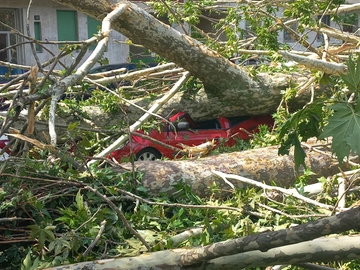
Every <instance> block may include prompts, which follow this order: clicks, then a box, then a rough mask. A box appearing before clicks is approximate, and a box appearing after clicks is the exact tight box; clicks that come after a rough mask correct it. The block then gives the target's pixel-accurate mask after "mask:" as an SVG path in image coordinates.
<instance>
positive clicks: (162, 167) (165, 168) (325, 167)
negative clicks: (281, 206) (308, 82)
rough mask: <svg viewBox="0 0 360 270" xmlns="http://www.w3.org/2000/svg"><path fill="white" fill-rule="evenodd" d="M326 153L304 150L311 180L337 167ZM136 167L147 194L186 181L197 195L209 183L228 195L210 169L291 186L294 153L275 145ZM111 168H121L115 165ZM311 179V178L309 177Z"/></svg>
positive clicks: (202, 193) (204, 192)
mask: <svg viewBox="0 0 360 270" xmlns="http://www.w3.org/2000/svg"><path fill="white" fill-rule="evenodd" d="M335 162H336V161H335V160H334V159H332V158H331V156H330V155H324V154H321V153H318V152H307V158H306V164H307V166H308V168H309V169H311V171H313V172H314V173H315V175H314V176H312V177H313V178H312V179H313V180H316V178H318V177H320V176H325V177H326V176H329V175H333V174H335V173H337V172H339V171H338V164H337V163H335ZM135 165H136V169H137V170H138V171H141V172H143V173H144V176H143V179H142V184H143V185H144V186H145V187H146V188H147V189H148V191H149V193H150V194H153V195H156V194H160V193H168V194H170V195H172V194H173V193H174V192H175V191H176V189H175V188H174V187H173V185H174V184H178V183H181V182H182V183H184V184H187V185H189V186H190V187H191V188H192V190H193V191H194V193H195V194H197V195H198V196H201V197H207V196H209V195H211V193H212V192H211V190H210V188H209V187H210V186H212V185H213V184H216V186H217V187H218V188H219V193H218V195H219V196H228V195H229V191H231V187H229V185H228V184H226V183H225V182H224V181H223V180H222V179H221V178H219V177H218V176H216V175H215V174H213V173H212V172H211V170H217V171H221V172H223V173H230V174H237V175H241V176H244V177H247V178H250V179H252V180H255V181H261V182H266V183H268V184H270V183H271V182H272V181H273V182H275V183H276V185H278V186H284V187H289V186H292V185H293V184H294V182H295V180H296V172H295V169H294V157H293V155H292V154H290V155H288V156H279V155H278V148H277V147H275V146H272V147H267V148H259V149H252V150H247V151H242V152H233V153H226V154H220V155H212V156H209V157H205V158H201V159H191V160H177V161H150V162H149V161H141V162H135ZM121 167H122V168H124V167H125V168H128V169H131V165H130V164H121ZM114 170H116V171H120V172H123V171H124V170H123V169H120V168H118V167H115V168H114ZM310 182H311V181H310ZM233 184H234V185H235V186H236V187H238V188H245V185H244V184H242V183H241V182H233Z"/></svg>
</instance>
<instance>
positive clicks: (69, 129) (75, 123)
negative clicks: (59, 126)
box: [67, 122, 80, 131]
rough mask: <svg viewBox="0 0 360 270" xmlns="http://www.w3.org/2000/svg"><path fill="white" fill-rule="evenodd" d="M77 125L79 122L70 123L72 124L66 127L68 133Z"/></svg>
mask: <svg viewBox="0 0 360 270" xmlns="http://www.w3.org/2000/svg"><path fill="white" fill-rule="evenodd" d="M79 124H80V122H72V123H70V124H69V125H68V127H67V129H68V131H72V130H74V129H75V128H76V127H77V126H78V125H79Z"/></svg>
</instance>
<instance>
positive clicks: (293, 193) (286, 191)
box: [212, 170, 346, 211]
mask: <svg viewBox="0 0 360 270" xmlns="http://www.w3.org/2000/svg"><path fill="white" fill-rule="evenodd" d="M212 172H213V173H214V174H216V175H218V176H220V177H221V178H223V179H224V178H231V179H235V180H237V181H241V182H243V183H246V184H250V185H253V186H256V187H259V188H262V189H265V190H266V189H267V190H276V191H279V192H282V193H283V194H286V195H289V196H293V197H294V198H297V199H299V200H302V201H304V202H307V203H309V204H313V205H316V206H318V207H320V208H324V209H328V210H333V209H337V210H338V211H344V210H346V209H344V208H340V207H338V208H335V207H334V206H331V205H327V204H324V203H319V202H317V201H314V200H312V199H309V198H307V197H305V196H303V195H301V194H299V193H298V192H297V191H296V190H294V189H292V190H289V189H286V188H281V187H273V186H269V185H266V184H263V183H260V182H257V181H255V180H252V179H249V178H246V177H243V176H240V175H234V174H225V173H222V172H219V171H215V170H212Z"/></svg>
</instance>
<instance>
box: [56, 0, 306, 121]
mask: <svg viewBox="0 0 360 270" xmlns="http://www.w3.org/2000/svg"><path fill="white" fill-rule="evenodd" d="M53 1H54V2H57V3H60V4H64V5H67V6H70V7H72V8H74V9H76V10H79V11H81V12H83V13H85V14H87V15H89V16H92V17H94V18H96V19H98V20H101V19H103V18H104V17H105V15H106V14H108V13H109V12H111V11H112V10H113V9H114V7H115V6H116V5H117V4H118V1H110V0H101V1H90V0H81V1H78V0H53ZM121 2H127V1H121ZM128 5H129V7H128V9H127V10H126V11H125V12H124V13H123V14H122V15H121V17H119V18H118V19H117V20H116V21H115V22H114V23H113V25H112V26H113V29H115V30H117V31H119V32H120V33H122V34H124V35H125V36H126V37H128V38H129V39H131V40H132V41H133V42H134V43H138V44H142V45H143V46H145V47H146V48H148V49H150V50H151V51H153V52H156V53H157V54H158V55H160V56H162V57H164V58H165V59H167V60H168V61H171V62H174V63H176V64H178V65H179V66H181V67H183V68H184V69H186V70H188V71H190V73H191V74H192V75H193V76H195V77H196V78H199V79H200V80H201V81H202V82H203V84H204V86H205V90H203V91H200V92H199V93H196V94H193V95H189V94H188V93H182V94H179V95H178V97H177V98H175V99H174V100H173V101H172V102H171V103H169V104H168V105H167V106H164V108H163V110H164V114H166V113H167V112H168V111H169V110H170V109H174V108H173V106H175V104H178V105H179V107H181V108H186V109H187V111H188V112H190V113H192V115H193V116H194V118H209V116H210V115H211V116H214V115H217V116H219V115H223V116H235V115H248V114H264V113H272V112H274V111H275V110H276V108H277V107H278V105H279V103H280V100H281V94H280V92H281V91H282V90H285V89H286V88H287V87H288V86H289V85H291V84H293V85H295V84H301V83H302V82H304V81H305V80H307V75H303V74H287V75H284V74H271V76H269V74H261V73H259V74H257V76H256V79H253V78H251V77H250V76H249V75H248V74H247V73H246V72H245V70H243V69H241V68H239V67H238V66H236V65H235V64H233V63H232V62H230V61H229V60H228V59H226V58H224V57H223V56H221V55H219V54H217V53H216V52H215V51H212V50H210V49H209V48H207V47H206V46H205V45H203V44H201V43H200V42H198V41H197V40H195V39H192V38H191V37H189V36H186V35H185V34H181V33H180V32H178V31H177V30H175V29H173V28H171V27H170V26H168V25H166V24H164V23H162V22H160V21H159V20H157V19H156V18H154V17H153V16H151V15H150V14H149V13H147V12H146V11H144V10H143V9H141V8H140V7H138V6H137V5H136V4H133V3H130V2H129V3H128ZM307 97H308V95H306V93H304V95H303V97H299V98H298V99H297V100H296V101H295V102H294V106H295V108H297V107H299V106H302V105H303V104H305V102H307V101H308V99H307ZM142 105H143V104H142ZM145 107H146V106H145Z"/></svg>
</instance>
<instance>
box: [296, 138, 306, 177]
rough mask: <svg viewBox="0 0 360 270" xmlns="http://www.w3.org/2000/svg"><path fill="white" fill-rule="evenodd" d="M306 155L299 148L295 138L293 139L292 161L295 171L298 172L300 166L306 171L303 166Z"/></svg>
mask: <svg viewBox="0 0 360 270" xmlns="http://www.w3.org/2000/svg"><path fill="white" fill-rule="evenodd" d="M305 157H306V153H305V151H304V149H303V148H302V147H301V143H300V141H299V139H298V138H297V137H295V138H294V159H295V171H299V167H300V165H303V166H304V168H305V169H306V164H305Z"/></svg>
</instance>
